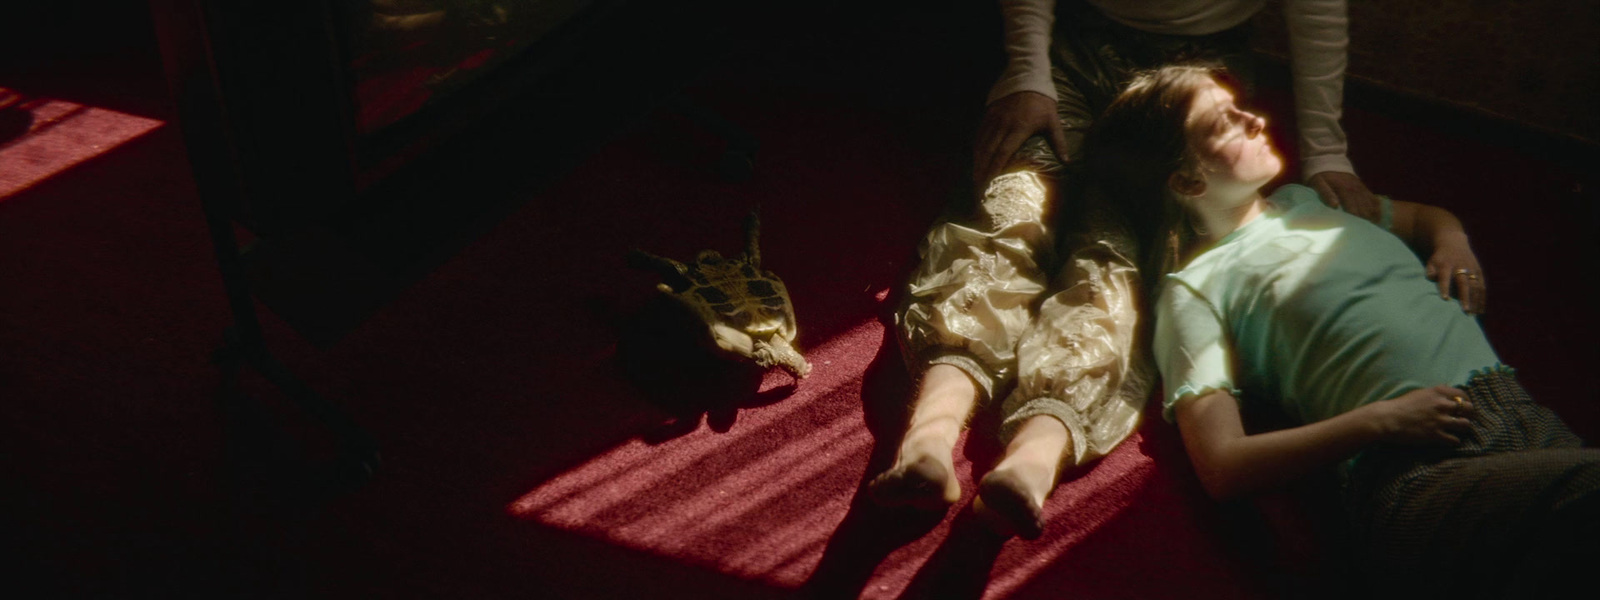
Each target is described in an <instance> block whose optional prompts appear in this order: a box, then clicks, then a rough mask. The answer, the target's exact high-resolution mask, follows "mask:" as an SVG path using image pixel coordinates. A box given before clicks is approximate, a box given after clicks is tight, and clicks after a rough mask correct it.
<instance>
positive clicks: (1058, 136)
mask: <svg viewBox="0 0 1600 600" xmlns="http://www.w3.org/2000/svg"><path fill="white" fill-rule="evenodd" d="M1049 131H1050V148H1051V149H1052V150H1055V151H1056V160H1058V161H1061V163H1062V164H1066V163H1067V161H1068V160H1070V159H1071V158H1072V157H1070V156H1067V130H1066V128H1065V127H1062V126H1061V121H1059V120H1051V121H1050V130H1049Z"/></svg>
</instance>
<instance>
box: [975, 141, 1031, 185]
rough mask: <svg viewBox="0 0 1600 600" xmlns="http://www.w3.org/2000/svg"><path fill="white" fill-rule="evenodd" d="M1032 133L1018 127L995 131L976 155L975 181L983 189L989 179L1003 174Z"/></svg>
mask: <svg viewBox="0 0 1600 600" xmlns="http://www.w3.org/2000/svg"><path fill="white" fill-rule="evenodd" d="M1029 135H1032V134H1030V133H1026V132H1022V131H1020V130H1017V129H1008V130H1006V131H1004V132H999V133H995V134H993V135H992V136H988V137H990V139H989V141H988V142H987V144H985V146H984V148H983V149H982V150H981V151H980V152H979V153H978V155H977V156H976V157H975V163H976V168H975V169H974V170H973V182H974V183H977V184H978V187H979V188H980V189H981V188H983V187H984V186H986V185H988V183H989V181H990V180H992V179H994V178H995V177H998V176H1000V175H1001V172H1002V171H1004V170H1005V168H1006V165H1007V164H1008V163H1009V162H1010V161H1011V157H1012V156H1013V155H1015V154H1016V153H1017V150H1018V149H1019V148H1021V147H1022V143H1023V142H1025V141H1027V140H1028V136H1029Z"/></svg>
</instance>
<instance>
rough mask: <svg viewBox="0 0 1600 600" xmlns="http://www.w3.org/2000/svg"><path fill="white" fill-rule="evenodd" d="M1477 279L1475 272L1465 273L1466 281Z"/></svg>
mask: <svg viewBox="0 0 1600 600" xmlns="http://www.w3.org/2000/svg"><path fill="white" fill-rule="evenodd" d="M1477 280H1478V275H1477V274H1476V273H1468V274H1467V281H1477Z"/></svg>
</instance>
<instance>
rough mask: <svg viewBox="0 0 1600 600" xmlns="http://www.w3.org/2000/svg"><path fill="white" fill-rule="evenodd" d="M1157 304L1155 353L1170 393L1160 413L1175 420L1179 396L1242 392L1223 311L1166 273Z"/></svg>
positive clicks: (1181, 281)
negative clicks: (1238, 385)
mask: <svg viewBox="0 0 1600 600" xmlns="http://www.w3.org/2000/svg"><path fill="white" fill-rule="evenodd" d="M1163 287H1164V288H1165V290H1163V292H1162V294H1161V299H1160V300H1159V301H1158V302H1157V304H1156V328H1155V329H1156V330H1155V339H1154V342H1153V344H1154V348H1153V350H1154V354H1155V359H1156V367H1157V368H1159V369H1160V370H1161V378H1162V381H1163V382H1164V383H1163V385H1164V386H1165V388H1166V390H1167V393H1166V396H1165V398H1164V399H1163V401H1162V406H1161V415H1162V416H1163V417H1165V418H1166V419H1167V421H1168V422H1172V421H1174V419H1175V417H1174V415H1173V408H1174V407H1175V406H1177V403H1178V400H1179V399H1181V398H1183V397H1185V396H1190V395H1200V394H1203V393H1206V392H1210V391H1215V390H1226V391H1229V392H1232V393H1233V395H1234V396H1236V397H1237V396H1239V391H1238V389H1237V388H1236V387H1235V386H1234V381H1233V359H1232V354H1233V348H1232V347H1231V344H1230V343H1229V338H1228V336H1227V335H1226V333H1225V332H1226V328H1225V327H1224V326H1223V320H1222V316H1221V314H1220V313H1219V312H1218V311H1217V309H1216V307H1215V306H1213V305H1212V303H1211V302H1209V301H1207V300H1206V299H1205V298H1204V297H1202V296H1201V295H1200V294H1198V293H1196V292H1195V290H1194V289H1193V288H1191V287H1189V284H1187V283H1185V282H1184V281H1183V280H1181V279H1178V278H1177V277H1170V276H1169V277H1168V279H1167V285H1165V286H1163Z"/></svg>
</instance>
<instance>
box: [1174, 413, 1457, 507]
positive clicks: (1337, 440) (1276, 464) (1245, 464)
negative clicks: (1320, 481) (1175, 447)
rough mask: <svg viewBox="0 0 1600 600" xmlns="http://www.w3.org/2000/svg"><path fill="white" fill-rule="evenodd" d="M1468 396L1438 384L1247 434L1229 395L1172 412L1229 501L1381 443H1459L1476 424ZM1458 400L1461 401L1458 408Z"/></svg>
mask: <svg viewBox="0 0 1600 600" xmlns="http://www.w3.org/2000/svg"><path fill="white" fill-rule="evenodd" d="M1465 396H1466V392H1464V391H1462V390H1459V389H1456V388H1452V387H1448V386H1442V385H1440V386H1434V387H1431V388H1424V389H1420V390H1414V391H1411V392H1408V393H1406V394H1404V395H1401V396H1399V397H1396V398H1394V399H1391V400H1383V401H1379V402H1374V403H1371V404H1367V405H1365V406H1362V407H1360V408H1357V409H1355V410H1352V411H1350V412H1347V413H1344V414H1342V415H1339V416H1337V417H1333V418H1331V419H1327V420H1323V421H1318V422H1316V423H1312V424H1309V425H1302V426H1300V427H1295V428H1292V429H1281V430H1278V431H1272V432H1267V433H1259V434H1255V435H1247V434H1246V433H1245V431H1244V424H1243V421H1242V420H1241V418H1240V416H1239V401H1238V400H1237V399H1235V398H1234V397H1233V394H1230V393H1228V392H1225V391H1214V392H1210V393H1208V394H1205V395H1203V396H1188V397H1185V398H1184V399H1182V400H1179V401H1178V404H1177V406H1176V408H1175V410H1176V414H1177V420H1178V430H1179V432H1180V433H1181V434H1182V436H1183V445H1184V448H1185V449H1186V450H1188V453H1189V460H1190V462H1192V463H1194V469H1195V473H1196V474H1197V475H1199V477H1200V484H1201V485H1202V486H1204V487H1205V489H1206V493H1207V494H1210V495H1211V497H1212V498H1215V499H1217V500H1226V499H1231V498H1236V497H1239V496H1244V495H1248V494H1254V493H1259V492H1264V491H1267V490H1270V489H1273V488H1277V487H1281V486H1283V485H1286V484H1288V483H1289V482H1291V481H1294V480H1295V479H1298V478H1300V477H1304V476H1305V475H1308V474H1310V473H1311V472H1312V471H1314V470H1316V469H1319V468H1322V467H1325V466H1328V465H1331V464H1334V463H1335V462H1338V461H1340V460H1343V459H1346V458H1349V457H1351V456H1353V455H1354V454H1355V453H1356V452H1357V451H1359V450H1361V449H1362V448H1364V447H1366V446H1368V445H1370V444H1373V443H1376V442H1393V443H1402V444H1458V443H1460V442H1461V440H1460V438H1458V437H1456V436H1455V432H1465V431H1468V430H1470V429H1471V428H1472V424H1471V422H1470V421H1468V420H1467V419H1466V418H1465V417H1464V416H1463V415H1465V414H1467V412H1468V411H1470V410H1472V403H1471V401H1470V400H1466V399H1465ZM1455 398H1462V400H1461V401H1460V402H1459V403H1458V402H1457V401H1456V400H1455Z"/></svg>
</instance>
